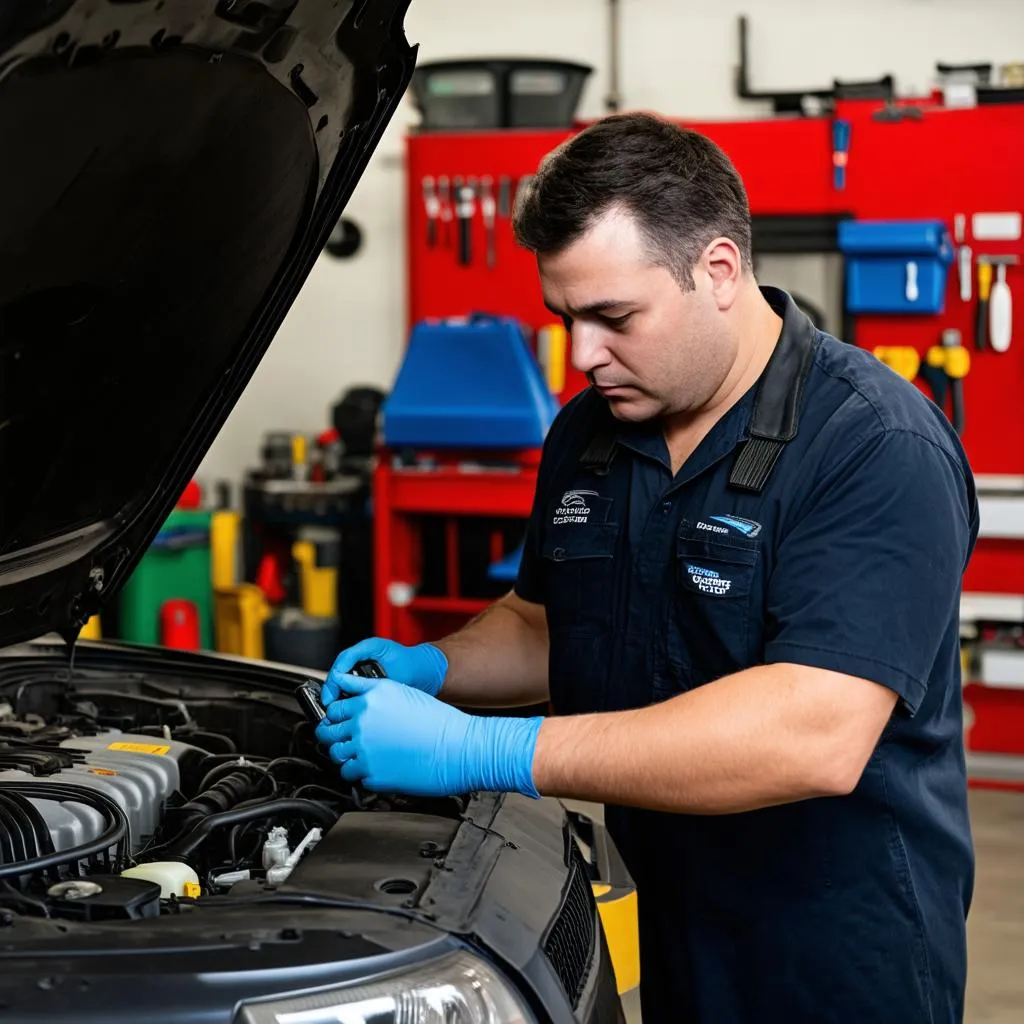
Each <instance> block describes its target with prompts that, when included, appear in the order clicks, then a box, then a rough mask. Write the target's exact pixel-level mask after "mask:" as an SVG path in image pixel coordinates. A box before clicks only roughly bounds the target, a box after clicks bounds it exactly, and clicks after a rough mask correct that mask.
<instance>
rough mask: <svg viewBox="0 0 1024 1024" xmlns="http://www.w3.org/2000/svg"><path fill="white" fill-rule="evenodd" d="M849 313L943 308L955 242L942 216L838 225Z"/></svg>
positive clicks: (928, 310) (898, 311)
mask: <svg viewBox="0 0 1024 1024" xmlns="http://www.w3.org/2000/svg"><path fill="white" fill-rule="evenodd" d="M839 249H840V251H841V252H842V253H843V255H844V256H845V257H846V307H847V309H848V310H849V312H851V313H925V314H934V313H942V312H943V310H944V308H945V297H946V278H947V274H948V271H949V265H950V263H951V262H952V259H953V245H952V241H951V239H950V237H949V232H948V230H947V229H946V225H945V224H944V223H943V222H942V221H941V220H901V221H889V220H871V221H868V220H860V221H858V220H847V221H841V222H840V224H839Z"/></svg>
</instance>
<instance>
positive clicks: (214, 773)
mask: <svg viewBox="0 0 1024 1024" xmlns="http://www.w3.org/2000/svg"><path fill="white" fill-rule="evenodd" d="M235 772H258V773H259V776H260V780H261V781H262V780H263V779H267V778H269V779H270V784H271V785H272V786H273V787H274V792H275V793H276V792H277V782H276V780H275V779H274V777H273V776H272V775H271V774H270V771H269V768H268V766H267V765H262V764H253V763H252V762H246V763H245V764H242V763H240V762H239V760H238V757H237V756H236V757H235V760H234V761H233V762H232V761H226V762H224V763H223V764H219V765H217V766H216V767H214V768H211V769H210V770H209V771H208V772H207V773H206V774H205V775H204V776H203V778H202V780H201V781H200V783H199V785H198V786H197V787H196V793H197V794H202V793H204V792H206V790H208V789H211V788H212V787H213V786H214V784H215V782H216V781H217V780H219V779H220V778H221V777H222V776H224V775H225V774H233V773H235Z"/></svg>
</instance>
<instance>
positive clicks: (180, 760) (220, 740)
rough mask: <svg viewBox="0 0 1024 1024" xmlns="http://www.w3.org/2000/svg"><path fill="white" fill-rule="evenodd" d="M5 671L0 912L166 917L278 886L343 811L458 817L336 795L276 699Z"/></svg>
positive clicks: (454, 803) (456, 809) (437, 809)
mask: <svg viewBox="0 0 1024 1024" xmlns="http://www.w3.org/2000/svg"><path fill="white" fill-rule="evenodd" d="M5 675H6V673H3V672H0V913H4V912H5V908H6V910H7V911H9V912H15V913H17V914H22V915H23V914H30V915H37V914H38V915H42V916H45V917H55V918H77V919H80V920H92V921H95V920H116V919H121V920H132V919H142V918H151V917H155V916H159V915H160V914H167V913H180V912H181V910H182V908H183V907H187V906H188V905H189V903H190V902H191V901H194V900H196V899H198V898H199V897H201V896H211V895H214V896H216V895H220V894H226V893H229V892H231V891H232V890H235V894H237V893H239V892H243V893H252V892H254V891H259V892H262V891H266V890H273V889H275V888H276V887H278V886H280V885H282V884H284V883H285V882H286V881H287V880H288V878H289V876H290V875H291V874H292V871H293V870H294V869H295V868H296V867H297V866H298V865H299V863H300V862H302V861H304V860H305V859H307V858H310V857H312V856H315V851H316V847H317V845H318V843H319V842H320V840H321V839H322V838H323V836H324V835H325V834H326V833H327V832H328V831H329V830H331V829H332V828H333V827H334V826H335V825H336V824H337V823H338V822H339V820H340V818H341V816H342V815H344V814H345V813H346V812H348V811H366V810H371V809H372V810H378V809H381V810H392V811H394V810H406V811H410V810H415V811H425V812H427V813H431V814H439V813H440V814H441V815H442V816H444V817H446V818H448V819H454V818H457V817H458V815H459V814H460V813H461V811H462V809H463V805H462V802H461V801H458V800H447V801H422V800H409V799H404V798H391V797H386V796H377V795H374V794H369V793H366V792H363V791H361V790H359V789H357V788H353V787H349V786H347V785H346V784H344V783H343V782H342V780H341V779H340V776H339V774H338V771H337V767H336V766H335V765H333V764H332V763H331V762H330V761H329V759H328V758H327V757H326V756H325V754H324V752H323V751H322V750H321V749H320V748H319V746H318V744H317V743H316V741H315V738H314V735H313V725H312V723H311V722H310V721H309V720H308V719H307V717H306V716H305V715H304V714H303V712H302V709H301V708H300V707H299V705H298V704H297V703H296V701H295V699H294V697H293V696H291V695H290V694H288V693H287V691H285V692H281V691H280V690H278V692H273V691H269V690H258V689H257V690H253V689H239V688H238V687H237V686H234V687H232V686H229V685H225V683H224V682H218V681H208V682H206V683H205V684H198V683H196V682H194V681H187V682H186V681H183V680H181V679H173V678H166V679H163V678H158V677H155V676H153V675H152V674H151V673H148V674H147V675H145V676H143V677H138V676H134V675H132V674H130V673H129V674H124V673H115V674H111V673H104V672H90V671H88V670H85V671H79V672H75V673H68V674H66V675H65V674H64V673H57V674H54V673H53V672H52V670H44V669H42V668H41V667H40V668H39V669H36V670H35V671H34V673H33V672H29V673H28V677H27V678H26V677H25V673H21V674H20V676H19V679H18V685H11V683H13V680H10V681H7V682H8V685H6V686H5V681H6V680H5V679H4V676H5ZM204 719H206V720H208V721H209V722H213V723H216V725H215V727H213V728H209V727H207V724H206V722H205V721H204ZM240 740H241V741H242V742H243V743H246V744H247V745H246V746H243V745H242V743H240V742H239V741H240Z"/></svg>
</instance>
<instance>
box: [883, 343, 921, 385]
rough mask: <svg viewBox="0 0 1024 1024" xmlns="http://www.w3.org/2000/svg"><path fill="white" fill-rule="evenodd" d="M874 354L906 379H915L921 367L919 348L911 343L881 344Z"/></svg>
mask: <svg viewBox="0 0 1024 1024" xmlns="http://www.w3.org/2000/svg"><path fill="white" fill-rule="evenodd" d="M874 355H875V358H876V359H878V360H880V361H881V362H883V363H885V365H886V366H888V367H889V369H890V370H892V371H893V372H894V373H898V374H899V375H900V376H901V377H903V378H904V379H905V380H913V379H914V378H915V377H916V376H917V374H918V371H919V370H920V368H921V357H920V356H919V355H918V354H917V349H914V348H911V347H910V346H909V345H879V346H878V348H876V349H874Z"/></svg>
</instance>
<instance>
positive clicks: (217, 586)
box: [210, 510, 242, 590]
mask: <svg viewBox="0 0 1024 1024" xmlns="http://www.w3.org/2000/svg"><path fill="white" fill-rule="evenodd" d="M241 529H242V517H241V516H240V515H239V514H238V513H237V512H231V511H228V510H222V511H219V512H214V513H213V515H212V516H211V517H210V578H211V580H212V581H213V589H214V590H224V589H226V588H228V587H233V586H234V585H235V583H237V582H238V569H237V567H236V561H237V553H238V537H239V534H240V533H241Z"/></svg>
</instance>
